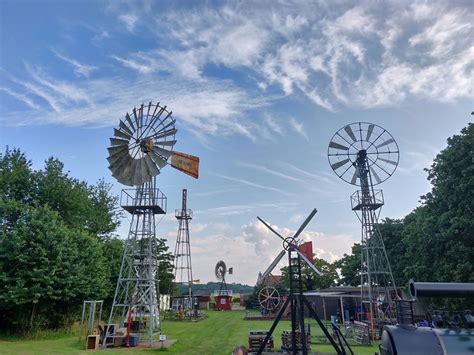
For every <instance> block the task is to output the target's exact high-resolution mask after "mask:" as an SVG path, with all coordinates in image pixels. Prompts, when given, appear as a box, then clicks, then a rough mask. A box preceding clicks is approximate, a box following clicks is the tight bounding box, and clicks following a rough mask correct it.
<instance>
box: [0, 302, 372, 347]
mask: <svg viewBox="0 0 474 355" xmlns="http://www.w3.org/2000/svg"><path fill="white" fill-rule="evenodd" d="M208 315H209V317H208V318H207V319H205V320H202V321H200V322H196V323H194V322H176V321H164V322H163V332H164V333H165V334H166V335H167V337H168V339H177V340H178V341H177V342H176V343H175V344H174V345H173V346H172V347H171V348H169V349H166V350H158V349H137V348H130V349H125V348H120V349H111V350H107V352H113V353H114V354H130V353H135V352H145V353H159V352H163V353H169V354H216V355H220V354H226V355H228V354H230V353H231V351H232V349H233V348H234V347H235V346H237V345H245V346H247V345H248V344H247V335H248V331H249V330H268V329H269V328H270V326H271V324H272V322H270V321H246V320H244V319H243V317H244V315H245V311H232V312H213V311H209V312H208ZM310 323H311V327H312V334H313V335H318V334H321V332H320V331H319V328H318V327H317V326H316V323H315V322H313V321H312V322H310ZM289 328H290V326H289V323H288V322H287V321H282V322H280V324H279V325H278V327H277V329H276V330H275V332H274V339H275V347H276V349H279V348H280V346H281V341H280V336H281V332H282V331H283V330H288V329H289ZM83 346H84V345H83V344H82V342H81V343H79V341H78V335H76V334H72V333H58V334H56V335H51V333H48V334H46V335H45V336H44V337H43V339H42V338H41V337H40V339H36V340H22V339H13V340H10V339H9V340H0V354H28V355H30V354H85V353H90V351H88V352H86V351H85V350H82V349H83ZM353 350H354V352H355V353H356V354H361V355H365V354H367V355H368V354H371V355H373V354H374V352H375V351H377V347H376V346H372V347H366V346H365V347H361V346H358V347H353ZM312 351H320V352H328V353H334V350H333V349H332V347H331V346H328V345H314V344H313V345H312Z"/></svg>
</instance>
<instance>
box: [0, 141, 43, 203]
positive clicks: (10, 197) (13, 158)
mask: <svg viewBox="0 0 474 355" xmlns="http://www.w3.org/2000/svg"><path fill="white" fill-rule="evenodd" d="M34 182H35V181H34V175H33V171H32V169H31V161H29V160H27V159H26V156H25V155H24V154H23V153H22V152H20V150H18V149H13V150H10V149H9V148H8V147H7V149H6V150H5V153H4V154H1V153H0V199H2V200H3V201H17V202H19V203H22V204H30V203H31V202H32V201H33V200H34V199H35V183H34Z"/></svg>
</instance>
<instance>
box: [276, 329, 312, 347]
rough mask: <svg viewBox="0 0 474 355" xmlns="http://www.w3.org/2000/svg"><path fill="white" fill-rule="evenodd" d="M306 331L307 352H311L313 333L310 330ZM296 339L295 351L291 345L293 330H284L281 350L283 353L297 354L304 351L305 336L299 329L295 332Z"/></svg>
mask: <svg viewBox="0 0 474 355" xmlns="http://www.w3.org/2000/svg"><path fill="white" fill-rule="evenodd" d="M305 331H306V336H305V337H304V338H305V339H306V349H307V351H311V341H310V340H311V333H310V331H309V328H306V329H305ZM295 338H296V349H293V346H292V345H291V330H284V331H283V332H282V333H281V350H283V351H288V352H292V353H295V351H296V352H298V351H302V350H303V334H302V333H301V330H299V329H297V330H296V331H295Z"/></svg>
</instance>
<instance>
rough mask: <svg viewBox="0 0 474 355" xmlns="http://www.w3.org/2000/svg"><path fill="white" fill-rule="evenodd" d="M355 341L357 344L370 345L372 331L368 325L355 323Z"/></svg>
mask: <svg viewBox="0 0 474 355" xmlns="http://www.w3.org/2000/svg"><path fill="white" fill-rule="evenodd" d="M354 341H355V342H356V343H357V344H363V345H367V344H370V329H369V325H368V324H367V323H362V322H358V321H355V322H354Z"/></svg>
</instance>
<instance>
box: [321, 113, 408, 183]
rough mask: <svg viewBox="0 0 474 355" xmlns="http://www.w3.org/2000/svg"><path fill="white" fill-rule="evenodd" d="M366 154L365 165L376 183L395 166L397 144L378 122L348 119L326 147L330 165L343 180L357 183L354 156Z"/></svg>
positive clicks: (359, 181)
mask: <svg viewBox="0 0 474 355" xmlns="http://www.w3.org/2000/svg"><path fill="white" fill-rule="evenodd" d="M361 153H364V155H365V156H366V157H367V167H368V169H369V170H370V175H371V177H372V178H373V179H374V180H375V181H372V185H378V184H380V183H382V182H384V181H385V180H387V179H388V178H389V177H390V176H392V174H393V173H394V172H395V169H396V168H397V166H398V160H399V151H398V145H397V142H396V141H395V139H394V138H393V137H392V135H391V134H390V133H389V132H388V131H387V130H385V129H383V128H382V127H380V126H377V125H375V124H372V123H367V122H356V123H351V124H349V125H347V126H345V127H343V128H341V129H340V130H339V131H337V132H336V134H334V136H333V137H332V138H331V142H330V143H329V147H328V159H329V164H330V165H331V168H332V169H333V170H334V172H335V173H336V175H337V176H339V177H340V178H341V179H342V180H344V181H345V182H348V183H349V184H352V185H358V186H360V184H361V180H360V176H359V171H358V164H357V159H358V157H360V156H361Z"/></svg>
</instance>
